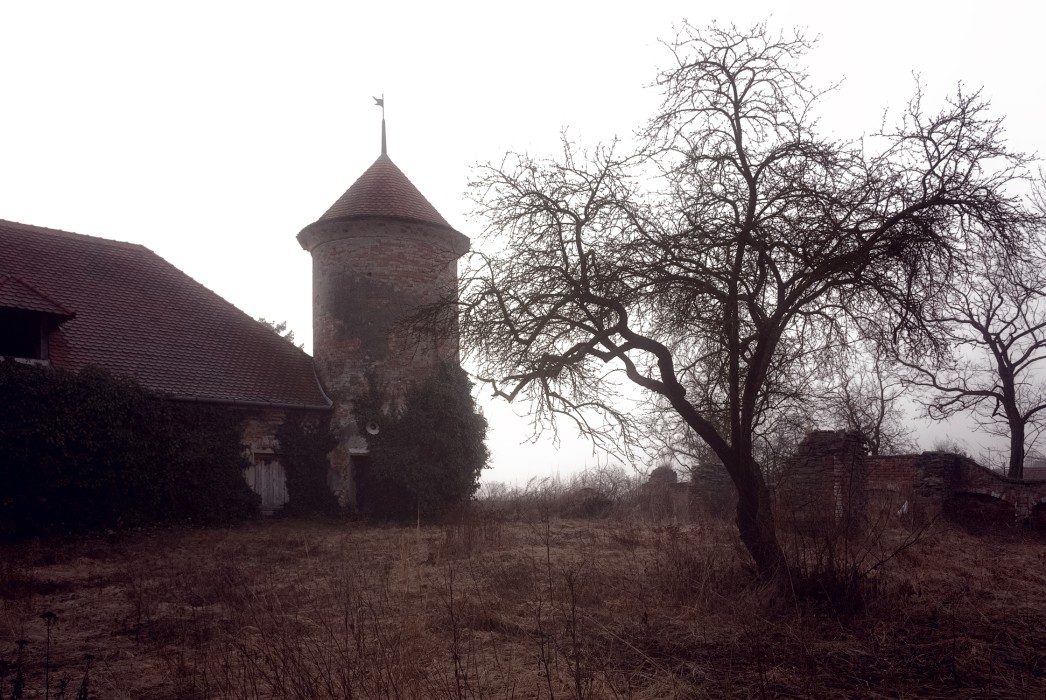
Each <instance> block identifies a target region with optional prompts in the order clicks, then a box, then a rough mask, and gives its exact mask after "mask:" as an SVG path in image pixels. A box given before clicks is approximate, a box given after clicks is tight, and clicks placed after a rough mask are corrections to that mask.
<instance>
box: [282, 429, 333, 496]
mask: <svg viewBox="0 0 1046 700" xmlns="http://www.w3.org/2000/svg"><path fill="white" fill-rule="evenodd" d="M276 440H277V442H279V444H280V464H282V465H283V469H284V472H285V473H286V475H287V495H288V497H289V499H290V500H289V501H288V502H287V504H286V505H285V506H284V507H283V509H282V511H281V512H283V513H286V514H288V515H301V516H314V515H324V516H331V515H337V514H338V512H339V508H338V501H337V499H335V497H334V494H333V493H331V489H330V486H329V485H328V483H327V471H328V462H327V453H328V452H330V451H331V450H332V449H334V446H335V445H336V444H337V441H336V440H335V439H334V437H333V436H332V435H331V431H330V415H329V414H327V415H324V416H323V417H319V416H316V415H314V414H309V413H306V412H305V411H289V412H288V413H287V415H286V417H285V418H284V421H283V424H282V425H280V427H279V428H277V430H276Z"/></svg>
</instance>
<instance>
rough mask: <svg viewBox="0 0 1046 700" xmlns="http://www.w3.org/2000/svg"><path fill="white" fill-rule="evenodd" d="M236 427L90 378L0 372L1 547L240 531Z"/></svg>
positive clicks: (228, 414) (252, 506)
mask: <svg viewBox="0 0 1046 700" xmlns="http://www.w3.org/2000/svg"><path fill="white" fill-rule="evenodd" d="M241 418H242V416H241V415H240V414H238V413H237V412H236V411H234V410H232V409H229V408H226V407H221V406H212V405H204V404H192V403H179V402H174V401H170V400H166V399H164V398H162V397H161V396H159V395H157V394H154V393H152V392H150V391H148V390H146V389H144V388H142V387H141V386H140V385H138V384H137V383H135V382H133V381H131V380H129V379H125V378H120V377H115V376H113V375H111V374H109V373H108V372H106V371H104V370H101V369H97V368H85V369H84V370H82V371H81V372H79V373H78V374H71V373H67V372H60V371H52V370H45V369H40V368H36V367H28V366H25V365H21V364H18V363H15V362H0V484H2V489H0V537H3V538H16V537H25V536H30V535H36V534H48V533H66V532H82V531H88V530H94V529H99V528H120V527H129V526H138V525H146V524H155V523H193V524H224V523H230V522H235V521H239V520H242V519H244V518H246V517H248V516H250V515H252V514H253V513H255V512H257V507H258V497H257V495H256V494H255V493H254V492H253V491H251V489H250V488H249V487H248V486H247V484H246V482H245V481H244V479H243V473H242V471H243V469H244V467H245V466H247V464H246V462H245V460H244V457H243V455H242V450H241V446H240V432H239V425H240V420H241Z"/></svg>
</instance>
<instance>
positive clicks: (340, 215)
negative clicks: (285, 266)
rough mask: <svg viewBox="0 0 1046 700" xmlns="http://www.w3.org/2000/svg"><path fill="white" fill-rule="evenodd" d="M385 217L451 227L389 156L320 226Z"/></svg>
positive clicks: (377, 163) (371, 169)
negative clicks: (325, 223) (328, 222)
mask: <svg viewBox="0 0 1046 700" xmlns="http://www.w3.org/2000/svg"><path fill="white" fill-rule="evenodd" d="M364 216H383V217H389V218H396V219H406V220H408V221H419V222H421V223H425V224H434V225H436V226H445V227H447V228H451V226H450V224H448V223H447V221H446V219H444V218H443V217H442V216H440V214H439V212H438V211H436V208H435V207H434V206H432V205H431V204H429V200H427V199H425V196H424V195H423V194H421V192H419V191H418V188H417V187H415V186H414V184H413V183H412V182H411V181H410V180H408V179H407V176H406V175H404V174H403V171H402V170H400V169H399V168H397V167H396V164H395V163H393V162H392V160H391V159H390V158H389V157H388V156H387V155H385V154H382V155H380V156H378V159H377V160H376V161H374V164H373V165H371V166H370V167H369V168H367V170H366V171H365V172H364V173H363V174H362V175H360V177H359V179H358V180H356V182H354V183H353V185H352V187H350V188H349V189H348V190H346V191H345V194H343V195H342V196H341V197H340V198H339V199H338V201H337V202H335V203H334V204H333V205H332V206H331V208H330V209H328V210H327V213H325V214H324V215H323V216H321V217H320V218H319V220H318V221H317V222H316V223H320V222H324V221H341V220H345V219H356V218H360V217H364Z"/></svg>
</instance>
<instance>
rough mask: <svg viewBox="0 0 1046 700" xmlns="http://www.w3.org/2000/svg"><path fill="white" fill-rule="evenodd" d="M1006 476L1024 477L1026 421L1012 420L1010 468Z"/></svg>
mask: <svg viewBox="0 0 1046 700" xmlns="http://www.w3.org/2000/svg"><path fill="white" fill-rule="evenodd" d="M1006 476H1008V477H1010V478H1011V479H1023V478H1024V422H1023V421H1020V420H1011V421H1010V468H1009V469H1008V470H1007V472H1006Z"/></svg>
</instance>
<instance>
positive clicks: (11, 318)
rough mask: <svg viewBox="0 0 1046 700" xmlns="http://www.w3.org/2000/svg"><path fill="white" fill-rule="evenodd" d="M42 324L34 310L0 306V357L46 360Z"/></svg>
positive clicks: (40, 316)
mask: <svg viewBox="0 0 1046 700" xmlns="http://www.w3.org/2000/svg"><path fill="white" fill-rule="evenodd" d="M43 324H44V318H43V314H41V313H38V312H36V311H26V310H25V309H7V308H0V357H22V358H27V359H31V360H46V359H47V358H46V357H45V353H44V348H45V345H44V342H43Z"/></svg>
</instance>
